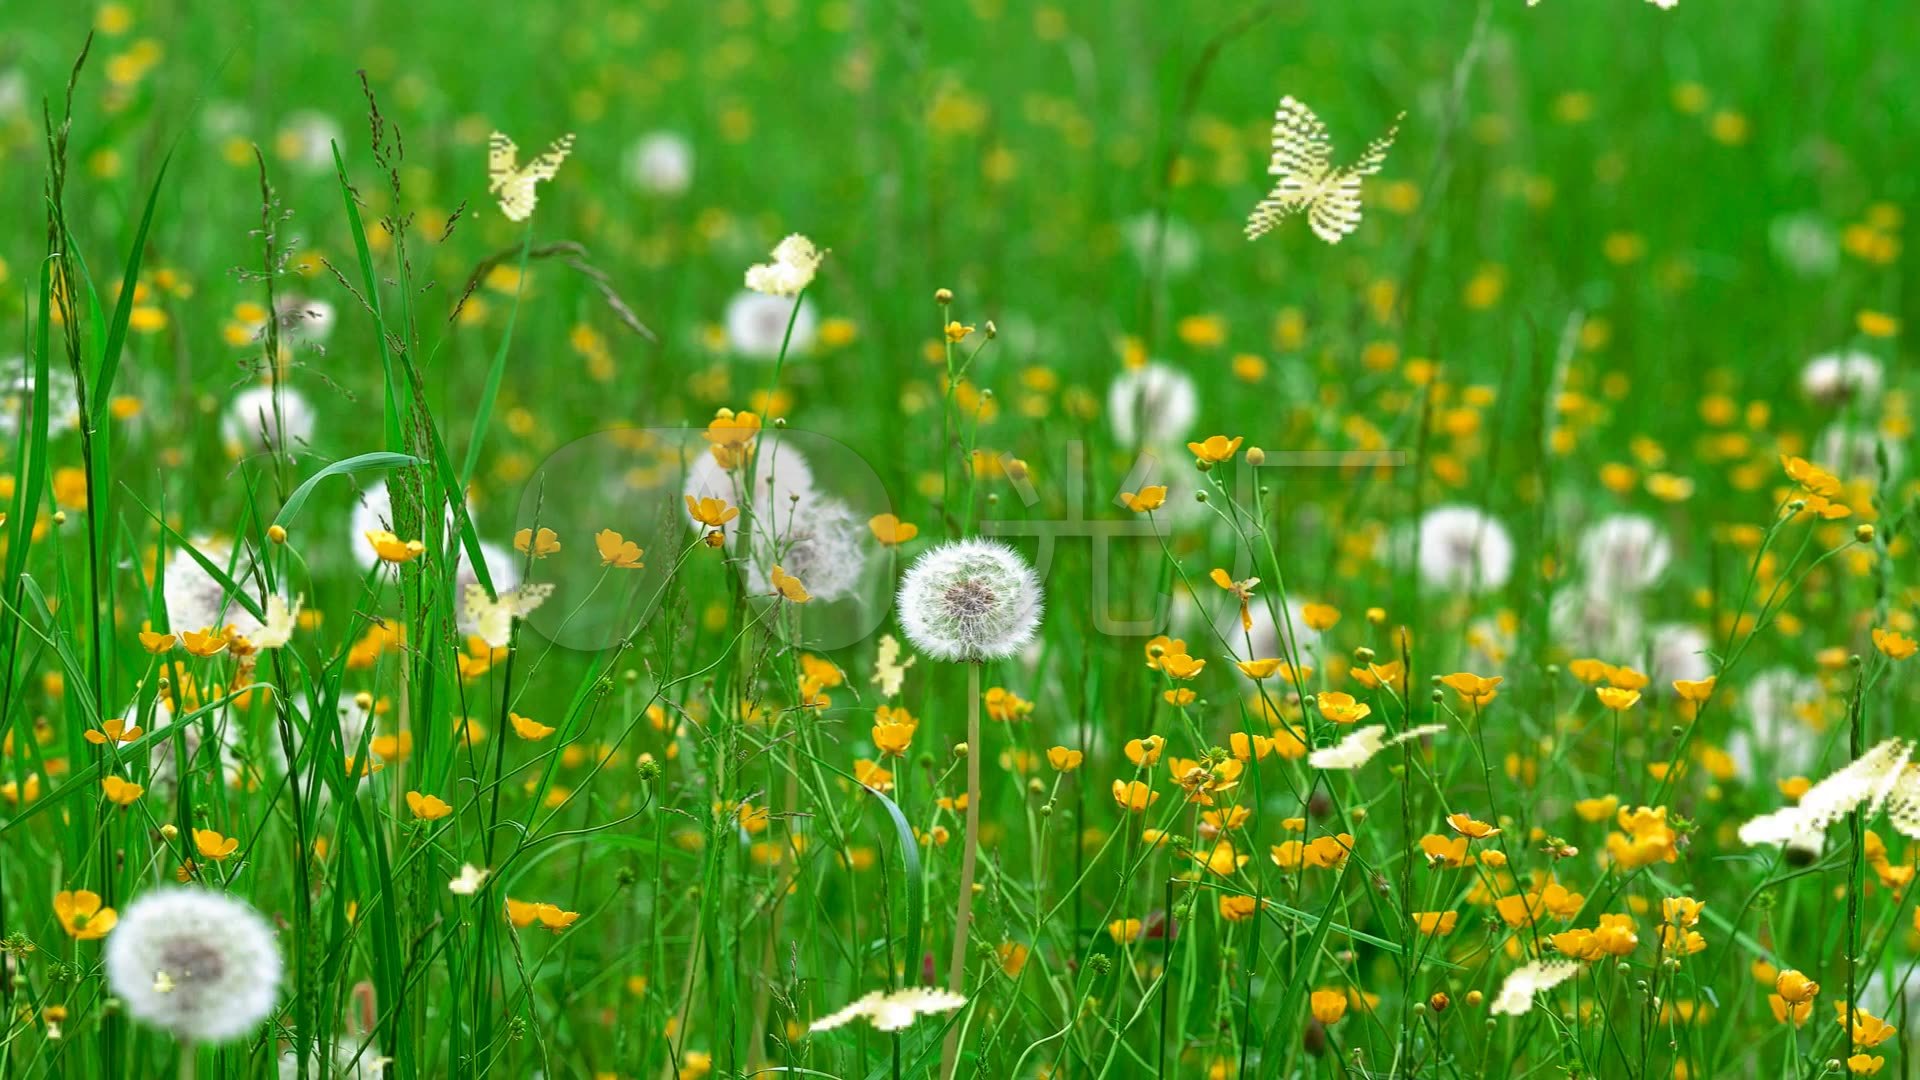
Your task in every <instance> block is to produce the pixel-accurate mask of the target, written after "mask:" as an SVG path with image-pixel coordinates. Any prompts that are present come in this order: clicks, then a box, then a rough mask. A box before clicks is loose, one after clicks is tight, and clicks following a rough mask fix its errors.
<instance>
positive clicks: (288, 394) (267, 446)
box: [220, 386, 314, 454]
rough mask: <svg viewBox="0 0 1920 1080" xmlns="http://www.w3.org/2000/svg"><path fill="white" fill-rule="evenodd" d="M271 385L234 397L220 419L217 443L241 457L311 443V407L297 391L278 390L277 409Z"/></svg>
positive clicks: (249, 390) (251, 389) (248, 389)
mask: <svg viewBox="0 0 1920 1080" xmlns="http://www.w3.org/2000/svg"><path fill="white" fill-rule="evenodd" d="M274 397H275V394H274V389H273V387H271V386H249V387H247V388H246V389H245V390H242V391H240V392H239V393H238V394H235V395H234V396H233V400H232V401H231V402H229V403H228V404H227V412H226V415H224V416H222V417H221V418H220V441H221V442H224V443H226V444H227V446H228V447H229V448H230V449H233V450H235V451H237V452H239V453H242V454H259V453H266V452H270V451H272V450H274V449H276V448H282V447H288V446H291V447H302V446H307V445H309V444H311V443H312V442H313V426H314V416H313V406H312V405H309V404H307V399H306V398H305V397H303V396H301V394H300V393H299V391H297V390H293V389H291V388H289V387H285V386H283V387H281V388H280V391H279V394H278V397H279V399H280V400H279V406H278V408H277V409H276V408H275V404H274Z"/></svg>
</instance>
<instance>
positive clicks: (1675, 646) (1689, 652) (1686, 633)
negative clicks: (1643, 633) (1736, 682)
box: [1647, 623, 1713, 686]
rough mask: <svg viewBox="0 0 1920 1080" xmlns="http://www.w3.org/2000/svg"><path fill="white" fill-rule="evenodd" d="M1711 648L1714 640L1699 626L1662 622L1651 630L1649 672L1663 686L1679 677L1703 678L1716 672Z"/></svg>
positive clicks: (1695, 679)
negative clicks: (1708, 638)
mask: <svg viewBox="0 0 1920 1080" xmlns="http://www.w3.org/2000/svg"><path fill="white" fill-rule="evenodd" d="M1711 648H1713V643H1712V642H1711V641H1709V640H1707V635H1706V633H1705V632H1704V631H1702V630H1701V629H1700V628H1699V627H1697V626H1692V625H1690V624H1688V623H1659V624H1657V625H1655V626H1654V627H1653V629H1652V630H1650V631H1648V632H1647V675H1648V677H1650V678H1651V679H1652V680H1653V682H1654V683H1655V684H1656V685H1660V686H1665V685H1668V684H1670V683H1672V682H1673V681H1674V680H1675V679H1682V680H1685V681H1687V682H1699V681H1700V680H1702V679H1704V678H1706V677H1707V676H1709V675H1712V674H1713V661H1712V660H1711V659H1710V658H1709V657H1708V656H1707V650H1709V649H1711Z"/></svg>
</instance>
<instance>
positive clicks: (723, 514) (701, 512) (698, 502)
mask: <svg viewBox="0 0 1920 1080" xmlns="http://www.w3.org/2000/svg"><path fill="white" fill-rule="evenodd" d="M681 497H682V498H684V499H686V500H687V514H688V515H689V516H691V517H692V518H693V520H695V521H697V522H699V523H700V524H702V525H706V526H710V527H712V528H715V529H717V528H719V527H720V526H722V525H725V524H726V523H727V522H729V521H732V520H733V519H734V518H737V517H739V516H740V508H739V507H737V506H728V505H727V501H726V500H725V499H711V498H709V499H696V498H694V497H693V496H691V495H684V496H681Z"/></svg>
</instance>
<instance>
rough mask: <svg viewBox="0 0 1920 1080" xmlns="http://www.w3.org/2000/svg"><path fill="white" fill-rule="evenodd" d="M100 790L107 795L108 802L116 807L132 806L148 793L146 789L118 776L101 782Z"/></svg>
mask: <svg viewBox="0 0 1920 1080" xmlns="http://www.w3.org/2000/svg"><path fill="white" fill-rule="evenodd" d="M100 790H101V791H103V792H105V793H106V796H107V801H108V802H110V803H113V804H114V805H115V806H132V805H133V804H134V803H137V802H139V801H140V796H142V795H145V794H146V793H147V789H146V788H143V787H141V786H140V785H139V784H136V783H134V782H133V781H131V780H123V779H121V778H120V777H118V776H109V777H107V778H106V779H104V780H102V781H100Z"/></svg>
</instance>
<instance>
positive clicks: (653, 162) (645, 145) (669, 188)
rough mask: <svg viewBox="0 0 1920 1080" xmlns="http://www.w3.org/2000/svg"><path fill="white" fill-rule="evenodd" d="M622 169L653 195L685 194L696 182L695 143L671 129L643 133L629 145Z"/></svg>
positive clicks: (637, 184)
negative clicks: (694, 168)
mask: <svg viewBox="0 0 1920 1080" xmlns="http://www.w3.org/2000/svg"><path fill="white" fill-rule="evenodd" d="M622 171H623V172H624V173H625V174H626V178H627V183H629V184H631V185H633V186H634V187H636V188H639V189H640V190H641V191H644V192H646V193H647V194H649V195H666V196H671V195H683V194H685V193H686V191H687V189H688V188H690V187H692V186H693V144H692V143H690V142H688V141H687V140H686V139H684V138H682V137H680V136H679V135H677V134H675V133H673V132H671V131H655V132H651V133H649V134H646V135H642V136H641V137H640V140H639V141H638V142H636V143H634V144H633V145H632V146H631V147H629V148H628V149H627V156H626V160H625V161H624V162H623V163H622Z"/></svg>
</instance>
